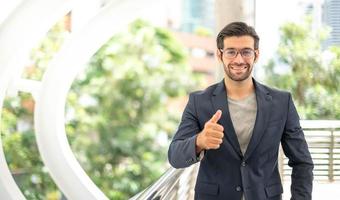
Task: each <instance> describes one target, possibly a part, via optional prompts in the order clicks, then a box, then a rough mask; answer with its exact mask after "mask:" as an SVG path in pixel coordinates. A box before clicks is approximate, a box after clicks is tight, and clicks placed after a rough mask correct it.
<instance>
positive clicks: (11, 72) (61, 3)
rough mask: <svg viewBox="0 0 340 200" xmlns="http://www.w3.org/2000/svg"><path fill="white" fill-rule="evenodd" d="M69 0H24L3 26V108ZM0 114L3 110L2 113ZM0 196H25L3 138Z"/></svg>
mask: <svg viewBox="0 0 340 200" xmlns="http://www.w3.org/2000/svg"><path fill="white" fill-rule="evenodd" d="M70 2H71V1H70V0H53V1H52V0H51V1H46V0H25V1H21V2H20V4H19V5H18V6H17V7H16V8H15V9H14V10H13V11H12V12H11V13H10V15H9V16H8V17H7V18H6V20H4V21H3V23H2V24H1V27H0V44H1V45H0V109H2V105H3V100H4V97H5V94H6V90H7V88H8V87H9V85H10V82H11V81H12V80H13V79H14V78H15V76H16V75H17V74H19V73H20V72H21V71H22V68H23V67H24V65H23V60H25V58H26V57H27V56H28V55H29V52H30V51H31V49H32V48H33V47H34V46H35V45H36V44H37V43H38V42H39V40H40V39H41V38H43V37H44V35H45V34H46V32H47V31H48V30H49V28H50V27H51V26H52V25H53V24H54V23H55V22H57V20H59V19H60V18H61V17H62V16H64V15H65V14H66V13H67V12H69V11H70V9H71V4H70ZM0 116H1V113H0ZM0 199H6V200H11V199H13V200H23V199H25V197H24V196H23V194H22V193H21V191H20V189H19V188H18V186H17V185H16V183H15V181H14V180H13V177H12V175H11V173H10V171H9V169H8V165H7V163H6V160H5V155H4V153H3V148H2V143H1V138H0Z"/></svg>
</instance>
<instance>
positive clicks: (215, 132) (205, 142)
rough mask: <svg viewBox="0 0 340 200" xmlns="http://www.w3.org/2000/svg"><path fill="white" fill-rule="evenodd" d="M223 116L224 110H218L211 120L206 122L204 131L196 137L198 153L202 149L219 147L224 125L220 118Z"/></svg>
mask: <svg viewBox="0 0 340 200" xmlns="http://www.w3.org/2000/svg"><path fill="white" fill-rule="evenodd" d="M221 116H222V111H221V110H217V111H216V113H215V114H214V115H213V116H212V117H211V119H210V120H209V121H207V122H206V123H205V124H204V128H203V130H202V132H200V133H199V134H198V136H197V138H196V153H199V152H201V151H202V150H204V149H205V150H208V149H218V148H220V145H221V144H222V141H223V140H222V139H223V135H224V134H223V130H224V128H223V126H221V125H220V124H218V123H217V122H218V120H219V119H220V118H221Z"/></svg>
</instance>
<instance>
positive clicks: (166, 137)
mask: <svg viewBox="0 0 340 200" xmlns="http://www.w3.org/2000/svg"><path fill="white" fill-rule="evenodd" d="M19 3H20V1H19V0H15V1H6V3H4V2H3V4H2V6H1V8H0V26H1V23H2V22H3V21H5V20H6V17H7V16H8V15H9V14H10V11H11V10H13V9H15V7H16V6H17V5H18V4H19ZM110 3H113V2H112V1H110V0H89V1H84V2H82V3H81V4H77V6H75V7H74V8H73V9H72V11H71V12H70V13H68V14H67V15H66V16H64V17H63V18H61V19H60V20H59V21H58V22H57V23H56V24H55V25H54V26H53V27H52V28H51V29H50V30H49V32H48V33H47V35H46V36H45V38H43V39H42V40H41V41H40V43H39V45H37V46H36V47H35V48H34V49H32V51H31V53H30V56H29V58H28V59H27V61H25V68H24V71H23V72H22V74H21V78H23V79H29V80H36V81H40V80H41V79H42V76H43V74H44V71H45V70H46V67H47V64H48V63H49V62H50V61H51V59H52V58H53V57H54V56H55V55H56V53H57V52H58V51H59V50H60V48H61V46H62V45H63V43H64V42H65V41H66V40H67V39H68V38H69V37H70V35H71V34H72V32H74V31H77V30H79V29H81V27H82V26H84V24H86V22H87V21H88V20H89V19H90V18H91V17H93V16H94V15H95V14H96V13H98V12H99V11H100V10H101V9H102V8H103V7H105V6H106V5H108V4H110ZM148 7H149V12H146V13H145V14H144V15H141V16H140V18H139V19H138V20H135V21H134V22H132V23H131V24H129V25H128V28H127V29H124V30H121V32H120V33H118V34H116V35H113V36H112V38H111V39H110V40H109V41H107V43H106V44H105V45H103V46H102V47H101V48H100V49H99V50H98V51H97V52H96V54H95V55H94V56H93V57H92V58H91V59H90V61H89V62H88V64H87V65H88V66H87V67H86V70H85V71H83V72H82V73H81V74H79V75H78V76H77V79H76V80H74V82H73V84H72V88H71V89H70V91H69V93H68V97H67V104H66V107H65V127H66V132H67V137H68V141H69V143H70V146H71V148H72V150H73V152H74V154H75V156H76V158H77V160H78V161H79V163H80V164H81V166H82V167H83V169H84V170H85V171H86V173H87V174H88V175H89V176H90V178H91V179H92V181H94V182H95V184H96V185H97V186H98V187H99V188H100V189H101V190H102V191H103V192H104V193H105V195H106V196H107V197H108V198H110V199H117V200H120V199H128V198H130V197H133V196H134V195H136V194H138V193H139V192H141V191H143V190H144V189H145V188H147V187H148V186H150V185H151V184H153V183H155V182H156V181H157V180H158V179H159V178H160V177H161V176H162V174H163V173H164V172H165V171H166V170H167V169H168V168H169V167H170V166H169V164H168V161H167V148H168V145H169V143H170V141H171V138H172V136H173V134H174V133H175V131H176V128H177V126H178V123H179V120H180V117H181V113H182V111H183V109H184V106H185V105H186V102H187V95H188V93H189V92H191V91H195V90H200V89H204V88H205V87H207V86H208V85H210V84H213V83H215V82H217V81H219V80H221V79H222V77H223V71H222V68H221V66H219V65H218V64H217V61H216V59H215V51H216V44H215V43H216V42H215V38H216V35H217V33H218V32H219V31H220V30H221V29H222V28H223V27H224V26H225V25H226V24H228V23H229V22H232V21H245V22H247V23H249V24H250V25H252V26H254V27H255V29H256V31H257V32H258V34H259V36H260V61H259V63H257V64H256V66H255V69H254V77H255V78H256V79H257V80H259V81H260V82H263V83H266V84H268V85H270V86H273V87H277V88H280V89H284V90H288V91H290V92H291V93H292V95H293V98H294V101H295V103H296V106H297V108H298V112H299V114H300V117H301V120H305V121H302V125H303V127H304V129H305V134H306V138H307V141H308V143H309V146H310V150H311V153H312V156H313V159H314V162H315V170H314V174H315V185H314V194H313V195H314V199H321V198H322V196H324V194H325V193H327V194H329V195H331V196H330V198H328V199H337V198H336V195H339V194H340V193H339V191H336V189H335V188H339V186H340V183H339V181H340V126H339V121H337V120H340V86H339V83H340V0H285V1H283V0H279V1H265V0H251V1H245V0H243V1H235V0H234V1H232V0H200V1H197V0H196V1H195V0H171V1H170V0H159V1H158V3H153V4H150V5H148ZM32 15H34V13H32ZM107 26H115V24H107ZM22 35H23V37H24V36H25V33H22ZM84 45H86V44H84ZM34 105H35V102H34V99H33V97H32V94H30V93H27V92H19V93H18V94H17V95H8V96H6V98H5V100H4V103H3V109H2V113H1V141H2V145H3V150H4V154H5V156H6V161H7V163H8V166H9V168H10V170H11V173H12V175H13V177H14V179H15V181H16V183H17V184H18V185H19V187H20V189H21V191H22V193H23V194H24V195H25V197H26V198H27V199H29V200H31V199H32V200H40V199H49V200H54V199H66V197H65V196H64V195H63V194H62V192H61V191H60V190H59V189H58V187H57V186H56V185H55V183H54V181H53V180H52V179H51V177H50V176H49V174H48V170H47V169H46V167H45V166H44V164H43V162H42V160H41V158H40V154H39V152H38V148H37V144H36V140H35V130H34V124H33V123H34V120H33V115H34ZM311 120H313V121H311ZM280 170H281V175H282V179H283V181H284V183H285V188H284V189H285V198H287V199H288V197H289V184H290V183H289V181H290V178H289V175H290V169H289V167H288V166H287V160H286V159H285V157H284V155H281V158H280ZM194 171H195V170H193V172H192V173H194ZM190 177H191V178H193V177H194V175H192V176H190ZM193 183H194V180H191V179H190V181H189V182H188V184H189V185H190V184H193ZM190 191H191V193H192V189H190ZM187 198H188V199H190V198H192V197H187Z"/></svg>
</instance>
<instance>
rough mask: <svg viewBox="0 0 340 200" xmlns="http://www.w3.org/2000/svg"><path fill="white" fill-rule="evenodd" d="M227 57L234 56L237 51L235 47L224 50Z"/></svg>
mask: <svg viewBox="0 0 340 200" xmlns="http://www.w3.org/2000/svg"><path fill="white" fill-rule="evenodd" d="M224 53H225V54H226V56H228V57H234V56H235V55H236V53H237V51H236V50H235V49H228V50H226V51H225V52H224Z"/></svg>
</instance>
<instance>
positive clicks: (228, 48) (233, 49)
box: [225, 47, 254, 50]
mask: <svg viewBox="0 0 340 200" xmlns="http://www.w3.org/2000/svg"><path fill="white" fill-rule="evenodd" d="M242 49H251V50H254V49H252V48H250V47H245V48H242ZM242 49H237V48H232V47H230V48H226V49H225V50H242Z"/></svg>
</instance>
